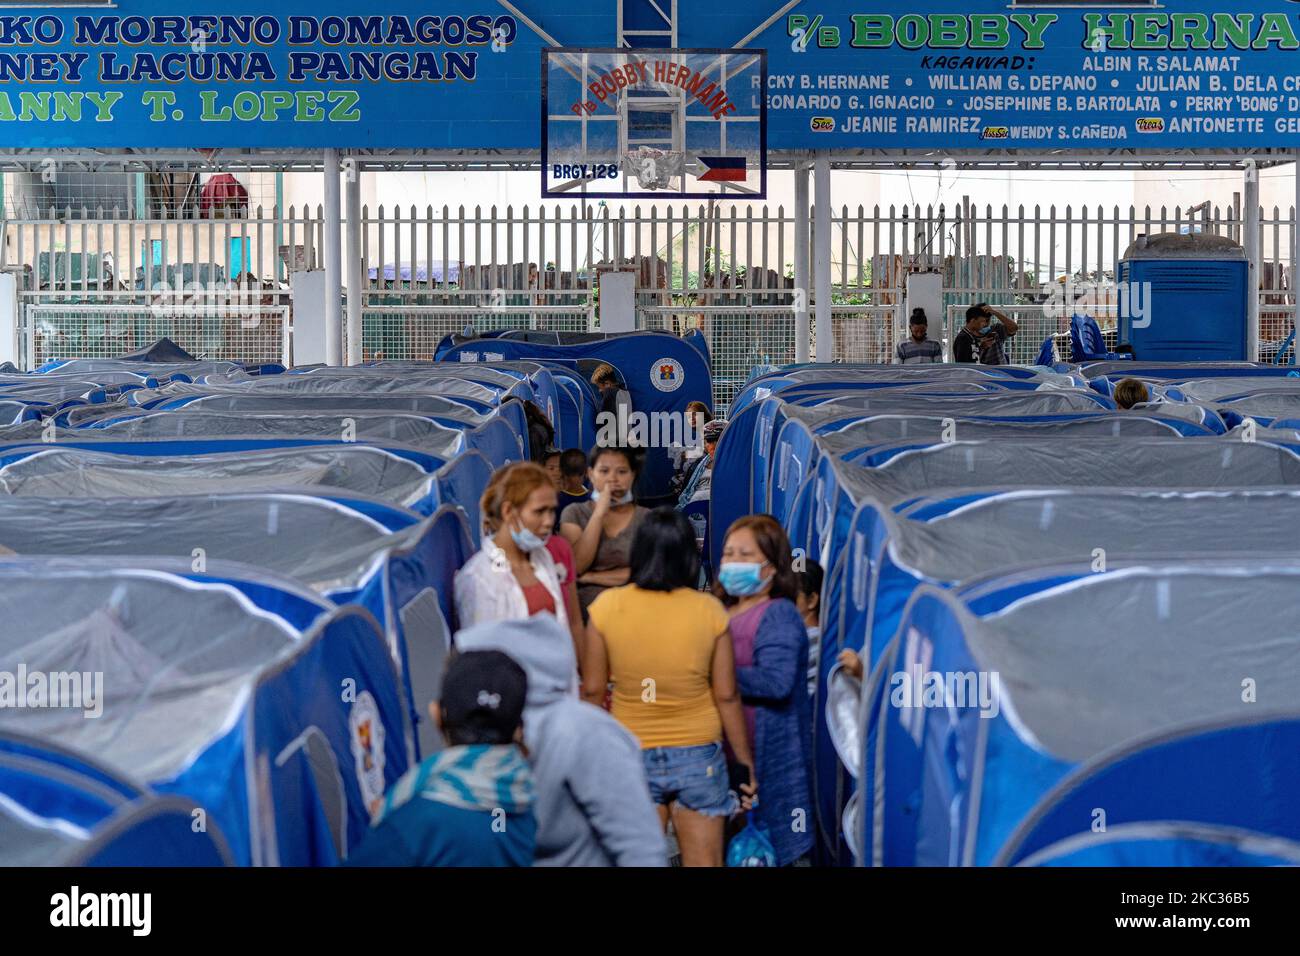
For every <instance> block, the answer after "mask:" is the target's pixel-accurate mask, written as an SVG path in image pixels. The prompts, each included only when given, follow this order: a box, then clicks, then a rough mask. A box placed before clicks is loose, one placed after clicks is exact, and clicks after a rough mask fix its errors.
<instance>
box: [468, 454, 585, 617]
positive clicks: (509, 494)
mask: <svg viewBox="0 0 1300 956" xmlns="http://www.w3.org/2000/svg"><path fill="white" fill-rule="evenodd" d="M555 506H556V495H555V486H554V485H552V484H551V479H550V476H548V475H547V474H546V470H545V469H544V468H542V467H541V466H540V465H535V464H533V463H531V462H516V463H515V464H512V465H507V466H506V467H505V468H502V469H500V470H499V471H498V472H496V473H495V474H494V475H493V476H492V480H491V481H489V482H488V486H487V488H486V489H485V490H484V492H483V499H482V503H481V512H482V514H483V523H484V526H485V527H484V534H483V546H482V548H481V549H480V550H479V552H478V553H477V554H475V555H474V556H473V557H472V558H470V559H469V560H468V561H466V562H465V566H464V567H463V568H461V569H460V570H459V571H457V572H456V584H455V594H456V617H457V619H458V623H459V626H460V627H461V628H467V627H473V626H474V625H476V624H482V623H484V622H488V621H514V620H521V619H523V618H528V617H532V616H533V615H534V614H541V613H543V612H545V613H548V614H552V615H554V616H555V618H556V619H557V620H558V621H559V622H560V624H561V625H562V626H564V627H565V628H568V626H569V616H568V610H567V608H566V607H565V599H564V592H563V591H562V590H561V587H560V578H559V574H558V572H557V570H556V566H555V560H554V559H553V558H552V557H551V554H550V552H549V551H547V549H546V540H547V538H549V537H550V536H551V532H552V530H553V529H554V528H555Z"/></svg>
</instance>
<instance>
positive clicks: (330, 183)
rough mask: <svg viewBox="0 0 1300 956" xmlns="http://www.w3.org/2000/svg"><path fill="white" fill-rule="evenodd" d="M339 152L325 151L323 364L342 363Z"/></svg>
mask: <svg viewBox="0 0 1300 956" xmlns="http://www.w3.org/2000/svg"><path fill="white" fill-rule="evenodd" d="M340 218H341V217H340V210H339V151H338V150H337V149H327V150H325V237H324V238H325V364H327V365H342V364H343V231H342V223H341V222H340Z"/></svg>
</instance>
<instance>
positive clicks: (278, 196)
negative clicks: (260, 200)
mask: <svg viewBox="0 0 1300 956" xmlns="http://www.w3.org/2000/svg"><path fill="white" fill-rule="evenodd" d="M271 242H272V243H273V244H274V246H275V248H274V249H272V250H271V261H272V262H274V263H275V280H276V282H277V283H280V282H283V281H284V280H285V278H286V277H287V276H288V274H289V271H290V269H289V266H288V265H287V264H286V263H285V262H284V261H283V260H282V259H281V258H280V247H281V246H282V245H284V173H276V174H275V226H274V227H273V229H272V232H271ZM285 258H286V259H288V260H289V261H290V262H292V261H293V256H292V250H291V251H290V255H288V256H286V257H285Z"/></svg>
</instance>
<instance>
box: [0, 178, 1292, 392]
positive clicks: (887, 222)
mask: <svg viewBox="0 0 1300 956" xmlns="http://www.w3.org/2000/svg"><path fill="white" fill-rule="evenodd" d="M72 213H73V210H70V209H64V210H62V211H59V210H50V213H49V215H48V216H45V217H42V218H24V219H7V220H5V221H3V223H2V225H3V243H0V268H2V269H6V270H10V271H13V272H14V273H16V275H17V277H18V280H19V287H20V290H21V295H22V298H23V302H24V304H25V305H26V306H27V307H31V306H37V305H41V306H49V305H65V306H72V305H77V304H81V305H86V306H89V305H92V304H100V305H107V304H118V305H123V306H126V305H129V306H132V307H136V308H139V307H141V306H149V305H151V304H153V302H154V300H156V299H157V297H158V296H159V295H160V294H162V295H168V294H171V295H174V296H177V300H178V301H182V302H184V301H186V300H187V297H193V296H194V295H204V296H208V295H212V294H214V293H225V294H228V295H229V297H230V301H231V302H232V303H234V305H232V309H231V312H230V315H231V316H232V317H233V318H238V317H239V315H238V313H239V309H240V308H242V306H240V305H239V303H249V304H251V303H253V302H254V301H260V302H262V303H265V304H267V305H270V306H273V307H277V308H278V307H279V306H282V305H290V302H289V296H288V278H289V275H290V274H291V273H292V272H293V271H295V270H299V269H309V268H317V267H318V266H319V263H320V261H321V259H322V256H321V250H322V248H323V242H322V236H323V232H324V229H323V214H322V210H321V209H320V207H313V208H290V209H288V210H287V211H285V210H281V209H278V208H271V209H269V210H268V209H266V208H263V207H258V208H255V209H253V210H252V212H251V214H250V215H249V216H248V217H247V218H243V219H199V220H196V219H183V220H176V219H131V218H129V217H127V216H124V215H122V214H121V212H120V211H119V210H110V211H107V212H106V211H105V210H101V209H97V210H94V211H93V212H92V211H90V210H84V209H83V210H80V214H81V215H80V216H79V217H78V216H74V215H72ZM1295 220H1296V217H1295V210H1294V209H1287V210H1282V209H1279V208H1277V207H1274V208H1273V209H1272V210H1271V211H1270V210H1266V209H1264V210H1261V215H1260V234H1259V249H1260V256H1261V274H1260V297H1261V300H1260V336H1259V338H1260V342H1261V343H1262V344H1261V351H1262V352H1267V349H1268V348H1269V345H1268V343H1273V346H1272V347H1273V348H1274V349H1276V343H1277V342H1278V341H1279V340H1281V339H1284V338H1285V337H1286V335H1287V334H1288V333H1289V332H1290V330H1291V327H1292V319H1293V315H1294V308H1295V306H1294V302H1295V298H1294V296H1295V291H1294V287H1295V261H1296V224H1295ZM1242 223H1243V215H1242V211H1241V209H1240V206H1239V204H1233V205H1226V206H1213V205H1209V204H1201V205H1200V206H1198V207H1196V208H1195V210H1192V209H1188V208H1186V207H1178V208H1172V207H1160V208H1151V207H1143V208H1137V207H1133V206H1130V207H1129V208H1127V209H1122V208H1120V207H1114V206H1112V207H1110V208H1101V207H1097V206H1075V205H1065V206H1048V207H1046V208H1044V207H1041V206H1034V207H1029V208H1026V207H1024V206H1015V207H1012V206H1008V205H1002V206H1000V207H993V206H989V205H984V206H982V207H981V206H978V205H976V204H974V203H972V202H970V201H969V200H963V201H962V202H961V203H959V204H957V205H956V206H954V207H947V206H943V205H938V206H932V205H928V206H921V205H904V206H897V205H893V206H888V207H882V206H872V207H869V208H868V207H865V206H858V207H856V208H851V207H848V206H843V205H842V206H840V207H838V208H836V209H833V210H832V215H831V229H832V236H831V242H830V247H831V253H832V255H831V258H832V262H831V286H832V289H831V294H832V315H833V316H834V318H835V327H834V328H833V330H832V336H833V342H832V355H833V356H834V357H835V358H837V359H839V360H843V361H876V360H882V361H885V360H888V358H889V356H890V355H891V353H892V351H893V346H894V344H895V342H896V341H897V340H898V339H899V338H901V336H902V335H903V334H904V333H905V331H906V330H905V329H904V328H903V327H902V325H901V323H900V321H899V319H898V316H897V315H896V311H897V309H899V308H900V307H901V305H902V298H903V292H902V290H903V287H904V285H905V281H906V276H907V275H908V274H909V273H910V272H913V271H916V270H935V271H938V272H940V273H941V274H942V275H943V277H944V285H945V289H946V290H947V291H946V293H945V303H944V307H945V318H946V317H947V315H948V314H949V313H952V312H953V310H955V309H957V308H959V307H962V308H964V307H965V306H967V305H969V304H970V303H971V302H975V301H987V302H990V303H992V304H995V305H998V306H999V307H1000V308H1003V309H1004V310H1006V309H1014V310H1016V314H1017V315H1024V316H1025V317H1026V320H1027V321H1026V322H1025V324H1024V329H1025V331H1024V332H1022V333H1021V334H1020V335H1018V336H1017V337H1016V339H1015V340H1014V341H1013V343H1012V348H1013V356H1012V357H1013V359H1016V360H1029V359H1032V358H1033V357H1034V356H1035V355H1037V351H1038V346H1039V345H1041V343H1042V341H1043V338H1045V337H1046V335H1048V334H1054V335H1059V334H1061V333H1062V332H1064V331H1065V329H1063V328H1056V327H1052V326H1051V323H1050V322H1049V321H1048V320H1047V319H1046V317H1045V313H1044V310H1043V306H1044V304H1045V303H1046V302H1048V301H1049V300H1050V299H1051V298H1052V297H1053V296H1054V295H1057V294H1058V292H1059V290H1060V288H1061V287H1062V284H1063V283H1064V282H1065V281H1067V280H1068V281H1069V282H1071V283H1075V284H1077V283H1085V284H1086V283H1091V284H1092V287H1093V292H1092V295H1093V299H1091V300H1090V299H1087V298H1085V299H1082V300H1080V302H1079V303H1078V305H1079V306H1080V307H1081V308H1084V309H1087V310H1088V311H1090V312H1092V314H1094V315H1099V316H1100V317H1101V318H1102V319H1103V320H1104V319H1106V318H1108V317H1109V315H1110V313H1106V312H1104V311H1100V312H1099V310H1103V308H1104V307H1105V298H1106V296H1107V295H1109V292H1108V291H1107V290H1111V289H1113V284H1114V279H1115V271H1116V267H1117V263H1118V261H1119V260H1120V258H1121V257H1122V255H1123V253H1124V250H1125V249H1126V248H1127V247H1128V245H1129V244H1130V243H1131V242H1132V241H1133V240H1134V239H1136V238H1137V236H1138V235H1141V234H1144V233H1145V234H1151V233H1156V232H1162V231H1204V232H1208V233H1213V234H1217V235H1226V236H1229V237H1231V238H1233V239H1236V240H1238V241H1240V240H1241V238H1242V231H1243V224H1242ZM359 225H360V239H359V243H358V245H359V248H358V252H359V254H360V257H361V260H362V269H361V276H362V280H361V288H360V290H359V291H360V293H361V294H362V295H364V297H365V299H364V307H363V321H362V336H363V343H362V355H363V358H365V359H366V360H369V359H373V358H380V357H383V358H427V357H429V356H430V355H431V354H432V349H433V346H435V345H436V344H437V342H438V340H439V339H440V338H441V337H442V336H444V335H446V334H448V333H449V332H454V331H460V330H461V329H463V328H464V327H465V326H466V325H470V326H472V327H473V328H475V329H476V330H479V331H484V330H487V329H495V328H551V329H579V330H585V329H591V328H598V326H599V320H598V316H599V291H598V276H599V273H600V271H601V270H602V269H606V268H622V269H631V270H633V271H635V272H636V274H637V305H638V315H639V322H640V324H641V325H642V326H643V327H655V328H669V329H672V330H673V331H675V332H679V333H680V332H684V331H686V330H687V329H689V328H698V329H700V330H701V331H702V332H703V333H704V335H705V337H706V339H707V340H708V342H709V345H710V347H711V349H712V351H713V356H714V373H715V375H716V376H717V377H718V379H719V380H720V381H721V382H724V383H732V382H737V381H743V379H744V378H745V377H746V376H747V375H748V374H749V371H750V370H751V369H752V368H753V367H754V366H756V365H762V364H777V363H779V362H782V361H790V360H792V359H793V356H794V310H795V307H796V303H799V302H800V299H801V297H802V302H806V303H807V306H808V308H809V309H810V311H811V310H812V309H813V308H814V307H815V301H814V298H815V296H814V294H813V292H814V290H812V289H809V290H806V291H801V290H797V289H795V288H794V278H793V275H794V265H793V258H794V248H795V229H796V225H795V220H794V216H793V212H792V211H790V210H787V209H785V208H783V207H781V206H777V207H775V208H773V207H769V206H761V207H759V206H741V205H739V204H727V205H725V206H724V205H721V204H717V203H708V204H701V205H697V206H689V207H687V206H672V205H666V206H657V205H656V206H649V205H647V206H634V207H631V208H621V209H618V210H614V209H612V208H611V207H609V206H605V205H594V204H592V203H589V202H586V203H584V202H575V203H573V204H571V205H568V206H559V205H541V206H525V207H522V208H516V207H513V206H505V207H496V206H493V207H488V208H486V209H485V208H482V207H474V208H471V209H466V208H464V207H451V206H443V207H441V208H440V209H438V208H434V207H432V206H426V207H424V208H423V209H417V208H415V207H403V208H400V209H397V208H392V207H382V206H381V207H378V208H371V207H365V208H363V210H362V215H361V220H360V224H359ZM355 291H356V290H349V292H355ZM182 293H183V294H182ZM236 306H238V307H236ZM1067 314H1068V313H1067ZM87 315H88V316H89V313H88V314H87ZM47 321H48V316H47ZM104 321H106V322H107V321H108V319H105V320H104ZM22 324H23V326H24V327H25V328H30V327H31V325H32V323H31V321H30V318H28V319H26V320H24V321H23V323H22ZM1102 324H1103V326H1106V325H1107V324H1108V323H1107V322H1106V321H1103V323H1102ZM117 327H118V326H112V328H117ZM108 328H109V326H107V325H106V326H105V330H106V334H105V335H104V336H102V337H97V336H96V335H94V334H81V335H80V336H76V335H72V334H71V332H67V331H65V332H60V333H59V336H58V337H56V338H54V339H51V341H57V342H58V343H59V347H60V348H68V349H79V348H83V347H89V344H88V343H93V342H103V343H108V342H115V341H117V339H115V338H114V337H113V336H112V335H109V334H107V329H108ZM146 330H147V327H146ZM1031 333H1032V334H1031ZM1040 333H1041V334H1040ZM195 334H197V333H195ZM207 334H208V333H206V332H205V333H204V335H207ZM223 335H224V333H223ZM132 341H134V340H132ZM204 342H205V344H206V346H207V347H208V349H209V350H210V351H211V353H212V354H220V355H227V356H230V357H235V355H236V353H237V351H238V349H240V348H243V347H251V346H253V345H254V344H256V347H257V348H259V349H261V350H262V354H264V353H265V348H266V347H267V346H265V345H264V344H263V343H260V342H259V343H247V342H245V341H244V340H243V339H241V338H239V336H238V335H235V336H233V337H232V338H230V339H229V340H226V339H224V338H223V339H222V340H221V341H217V340H214V339H212V338H211V336H209V337H208V338H207V339H205V340H204ZM1031 345H1032V348H1031ZM105 347H107V345H105ZM38 350H39V349H38ZM239 357H247V356H239ZM732 388H733V386H732V385H730V384H725V385H723V386H720V388H719V397H720V398H721V397H723V396H725V395H726V394H728V393H730V392H731V390H732Z"/></svg>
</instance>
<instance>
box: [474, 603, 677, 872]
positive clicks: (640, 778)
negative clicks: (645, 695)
mask: <svg viewBox="0 0 1300 956" xmlns="http://www.w3.org/2000/svg"><path fill="white" fill-rule="evenodd" d="M455 645H456V649H457V650H458V651H486V650H498V651H503V652H505V653H506V654H507V655H508V656H510V657H511V658H513V659H514V660H515V661H516V662H517V663H518V664H519V666H520V667H522V668H523V669H524V672H525V673H526V674H527V675H528V697H527V700H526V701H525V704H524V745H525V746H526V747H527V749H528V754H529V759H530V761H531V762H532V765H533V785H534V788H535V798H534V804H533V811H534V814H535V816H536V818H537V850H536V856H535V863H534V865H535V866H667V865H668V849H667V844H666V843H665V840H664V834H663V828H662V826H661V825H660V823H659V816H658V814H657V813H656V812H655V808H654V803H653V802H651V799H650V789H649V786H648V785H647V784H646V781H645V765H644V762H643V761H642V759H641V745H640V744H639V743H638V742H637V740H636V738H635V737H633V736H632V735H631V734H630V733H628V731H627V730H625V729H624V728H623V725H622V724H620V723H619V722H618V721H617V720H615V719H614V718H613V717H611V716H610V715H609V714H608V713H606V712H605V711H604V710H602V709H601V708H599V707H594V706H592V705H591V704H588V703H585V702H584V701H581V700H579V699H578V698H577V697H576V696H575V695H574V693H573V687H574V675H575V674H576V673H577V663H576V660H575V658H574V654H573V641H572V639H571V638H570V635H569V632H568V631H566V630H565V629H564V628H563V627H561V626H560V624H559V622H558V621H556V620H555V618H554V617H552V616H551V615H549V614H538V615H535V616H533V617H530V618H526V619H523V620H514V621H493V622H491V623H485V624H479V625H476V626H474V627H471V628H467V629H466V630H463V631H459V632H457V634H456V637H455Z"/></svg>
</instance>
